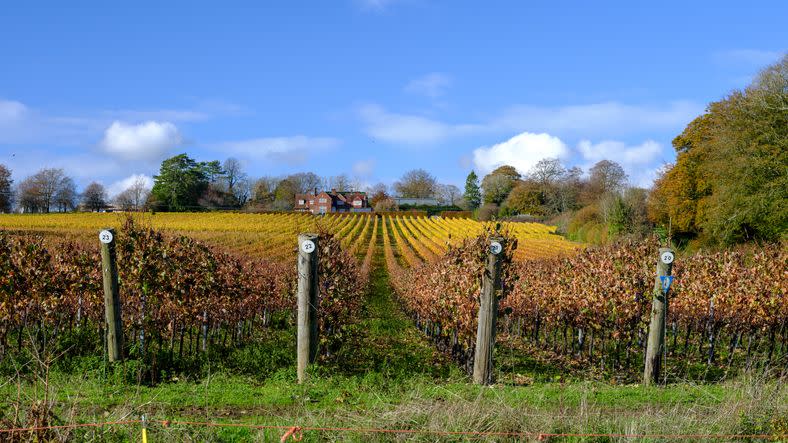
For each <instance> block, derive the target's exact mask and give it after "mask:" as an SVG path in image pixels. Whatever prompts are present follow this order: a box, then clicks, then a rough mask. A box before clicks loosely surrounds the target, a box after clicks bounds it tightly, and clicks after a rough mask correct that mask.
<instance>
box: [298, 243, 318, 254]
mask: <svg viewBox="0 0 788 443" xmlns="http://www.w3.org/2000/svg"><path fill="white" fill-rule="evenodd" d="M301 250H302V251H304V252H306V253H307V254H311V253H312V252H314V251H315V242H313V241H312V240H307V241H305V242H303V243H301Z"/></svg>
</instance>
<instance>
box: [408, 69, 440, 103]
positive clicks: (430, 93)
mask: <svg viewBox="0 0 788 443" xmlns="http://www.w3.org/2000/svg"><path fill="white" fill-rule="evenodd" d="M449 86H451V78H449V76H447V75H446V74H441V73H439V72H433V73H430V74H427V75H425V76H423V77H419V78H417V79H414V80H411V81H410V82H409V83H408V84H407V85H405V92H408V93H411V94H418V95H424V96H427V97H430V98H437V97H439V96H441V95H443V94H444V93H445V92H446V89H447V88H448V87H449Z"/></svg>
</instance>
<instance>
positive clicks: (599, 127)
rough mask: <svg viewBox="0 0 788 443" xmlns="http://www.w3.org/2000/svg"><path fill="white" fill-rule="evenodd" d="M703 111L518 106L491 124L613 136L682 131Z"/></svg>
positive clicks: (672, 106) (679, 106)
mask: <svg viewBox="0 0 788 443" xmlns="http://www.w3.org/2000/svg"><path fill="white" fill-rule="evenodd" d="M702 112H703V106H701V105H697V104H695V103H692V102H689V101H674V102H670V103H668V104H667V105H662V106H648V105H627V104H623V103H618V102H602V103H592V104H585V105H569V106H558V107H545V106H530V105H517V106H513V107H511V108H509V109H507V110H505V111H504V112H503V113H501V114H500V115H499V116H498V117H496V118H494V119H493V120H492V121H491V122H490V124H491V125H492V126H494V127H497V128H500V129H507V130H514V131H523V130H528V131H539V132H549V133H562V134H567V133H572V134H582V135H584V136H590V135H602V136H610V135H611V134H615V135H621V134H625V133H633V132H639V131H652V130H662V129H676V128H681V127H683V126H684V125H686V124H687V123H689V122H690V121H692V119H693V118H695V117H696V116H697V115H698V114H700V113H702Z"/></svg>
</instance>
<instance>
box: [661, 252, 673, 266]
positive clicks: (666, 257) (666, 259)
mask: <svg viewBox="0 0 788 443" xmlns="http://www.w3.org/2000/svg"><path fill="white" fill-rule="evenodd" d="M673 258H674V257H673V253H672V252H670V251H665V252H663V253H662V255H660V256H659V259H660V260H662V263H665V264H666V265H669V264H671V263H673Z"/></svg>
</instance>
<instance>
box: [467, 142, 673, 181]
mask: <svg viewBox="0 0 788 443" xmlns="http://www.w3.org/2000/svg"><path fill="white" fill-rule="evenodd" d="M665 155H666V153H665V152H664V147H663V145H661V144H660V143H657V142H656V141H654V140H646V141H644V142H643V143H641V144H638V145H628V144H626V143H624V142H621V141H617V140H603V141H600V142H598V143H593V142H591V141H589V140H582V141H580V142H579V143H578V144H577V146H576V147H575V148H569V147H567V145H566V144H565V143H564V142H563V141H561V139H560V138H558V137H555V136H552V135H550V134H545V133H542V134H533V133H529V132H524V133H522V134H519V135H516V136H514V137H512V138H510V139H509V140H506V141H505V142H502V143H498V144H496V145H493V146H490V147H486V146H485V147H480V148H477V149H475V150H474V151H473V165H474V166H475V167H476V169H477V171H479V172H480V173H481V175H484V174H487V173H489V172H490V171H492V170H493V169H495V168H497V167H499V166H502V165H511V166H514V167H515V168H517V170H518V171H519V172H520V173H523V174H527V173H528V172H529V171H530V170H531V168H533V166H534V165H536V163H537V162H538V161H539V160H541V159H543V158H559V159H561V160H562V162H563V163H564V164H567V165H573V164H576V165H578V166H581V167H582V168H583V169H584V170H585V171H588V169H589V168H590V167H591V166H593V165H594V164H595V163H596V162H598V161H600V160H611V161H614V162H616V163H618V164H620V165H621V166H622V167H623V168H624V170H625V171H626V172H627V174H628V175H629V178H630V183H632V184H633V185H636V186H641V187H649V186H651V184H652V182H653V181H654V178H655V177H656V175H657V172H658V171H659V169H660V168H661V167H663V165H664V156H665Z"/></svg>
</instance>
